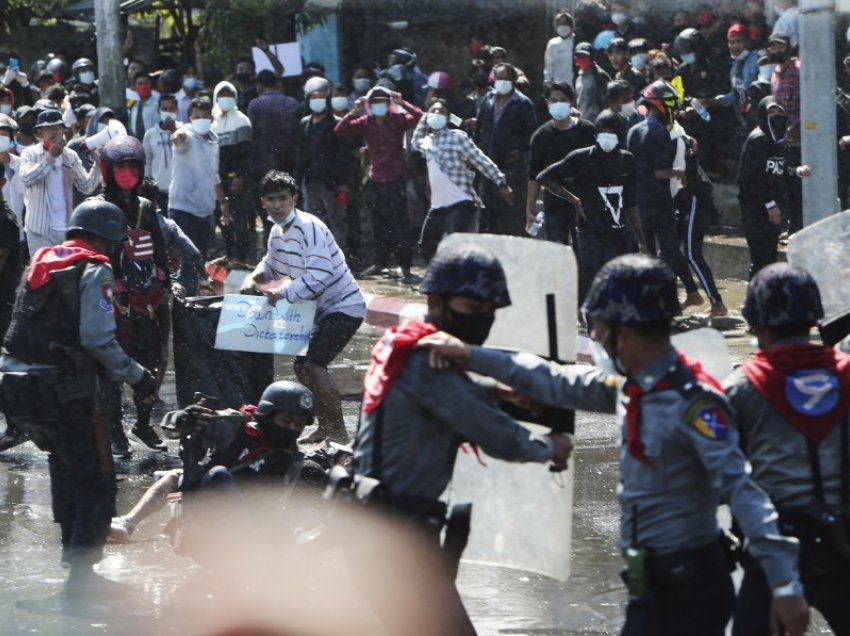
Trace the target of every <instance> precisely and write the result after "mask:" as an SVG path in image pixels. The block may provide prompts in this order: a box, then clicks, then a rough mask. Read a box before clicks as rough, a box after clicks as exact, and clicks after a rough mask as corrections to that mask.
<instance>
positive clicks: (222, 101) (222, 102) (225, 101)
mask: <svg viewBox="0 0 850 636" xmlns="http://www.w3.org/2000/svg"><path fill="white" fill-rule="evenodd" d="M218 107H219V108H220V109H221V110H223V111H224V112H225V113H227V112H230V111H231V110H233V109H234V108H235V107H236V98H235V97H219V98H218Z"/></svg>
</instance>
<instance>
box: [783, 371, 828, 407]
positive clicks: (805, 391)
mask: <svg viewBox="0 0 850 636" xmlns="http://www.w3.org/2000/svg"><path fill="white" fill-rule="evenodd" d="M838 388H839V384H838V378H837V377H836V376H835V374H834V373H833V372H831V371H828V370H826V369H806V370H804V371H797V372H796V373H794V374H793V375H790V376H788V378H786V380H785V399H787V400H788V404H790V405H791V407H792V408H793V409H794V410H795V411H797V412H798V413H802V414H803V415H813V416H815V417H818V416H820V415H824V414H826V413H829V412H830V411H831V410H832V409H834V408H835V405H836V404H838V397H839V396H838Z"/></svg>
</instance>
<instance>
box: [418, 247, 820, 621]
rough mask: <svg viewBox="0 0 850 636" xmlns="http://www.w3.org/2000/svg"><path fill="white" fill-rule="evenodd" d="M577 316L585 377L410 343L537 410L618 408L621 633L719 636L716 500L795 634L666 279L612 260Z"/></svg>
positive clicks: (795, 611) (785, 554) (722, 569)
mask: <svg viewBox="0 0 850 636" xmlns="http://www.w3.org/2000/svg"><path fill="white" fill-rule="evenodd" d="M583 309H584V311H585V313H586V314H587V315H588V316H589V317H590V318H592V320H593V329H592V331H591V337H592V338H593V340H594V343H593V347H594V359H595V360H596V361H597V366H598V367H600V368H597V369H583V368H581V367H575V366H563V367H562V366H558V365H556V364H553V363H548V362H545V361H543V360H541V359H540V358H537V357H535V356H531V355H528V354H507V353H502V352H497V351H490V350H486V349H482V348H480V347H470V346H468V345H466V344H463V343H459V342H457V340H455V339H452V338H449V337H447V336H444V335H439V336H435V337H434V338H432V339H430V340H429V341H423V343H422V344H423V345H426V344H430V345H433V346H435V348H436V350H437V353H439V354H442V356H445V357H447V359H449V360H451V361H453V362H456V363H460V364H468V368H469V369H470V370H471V371H474V372H476V373H481V374H483V375H487V376H490V377H492V378H494V379H496V380H498V381H500V382H504V383H505V384H507V385H509V386H511V387H513V388H514V389H516V390H517V391H520V392H521V393H522V394H524V395H527V396H529V397H532V398H534V399H538V400H540V401H542V402H543V403H545V404H550V405H553V406H554V405H557V406H565V407H569V408H575V409H581V410H587V411H597V412H604V413H617V416H618V418H619V419H620V422H621V428H622V438H623V442H622V445H621V448H620V473H621V485H620V492H619V499H620V505H621V508H622V521H621V531H620V547H621V549H622V550H623V552H624V555H625V556H626V560H627V570H626V572H625V573H624V578H625V580H626V581H627V585H628V587H629V597H630V600H629V604H628V607H627V609H626V624H625V627H624V629H623V634H624V635H627V636H633V635H644V634H646V635H650V634H651V635H652V636H659V635H666V634H669V635H671V636H672V635H681V634H688V635H689V636H690V635H702V634H704V635H706V636H708V635H721V634H723V633H724V630H725V626H726V623H727V621H728V620H729V617H730V616H731V614H732V605H733V599H734V591H733V586H732V580H731V577H730V575H729V569H728V566H727V562H726V559H725V558H724V552H723V549H722V547H721V543H720V541H719V536H720V535H719V530H718V525H717V519H716V514H717V504H718V499H719V498H720V497H722V498H723V499H724V500H725V501H727V502H728V503H729V506H730V507H731V509H732V512H733V514H734V515H735V517H736V518H737V520H738V522H739V523H740V525H741V527H742V528H743V529H744V531H745V532H746V534H747V537H748V539H749V546H750V552H751V553H752V554H753V555H754V556H755V557H756V558H757V559H758V560H759V561H760V563H761V565H762V567H763V568H764V570H765V572H766V574H767V577H768V579H769V582H770V586H771V587H772V588H774V600H773V606H772V609H771V613H772V620H773V621H774V624H775V626H776V627H777V628H780V627H781V628H782V629H783V630H784V631H781V632H778V633H783V634H784V633H790V634H802V633H803V632H804V631H805V628H806V625H807V622H808V608H807V607H806V603H805V601H804V600H803V598H802V596H801V595H800V587H799V585H800V584H799V578H798V575H797V563H796V559H797V543H796V541H794V540H789V539H786V538H783V537H781V536H780V535H779V532H778V529H777V526H776V522H775V521H774V520H773V515H772V512H773V508H772V505H771V503H770V501H769V499H768V498H767V496H766V495H765V494H764V492H763V491H762V490H760V489H759V488H758V487H757V486H756V485H755V484H754V483H753V481H752V480H751V478H750V477H749V475H748V472H747V465H746V460H745V458H744V455H743V453H742V452H741V450H740V448H739V447H738V435H737V432H736V431H735V429H734V428H733V427H732V420H731V417H730V415H729V410H728V403H727V402H726V400H725V398H724V397H723V394H722V392H721V391H720V387H719V385H718V384H717V383H716V382H715V381H714V380H713V379H712V378H711V377H710V376H708V375H706V374H705V373H704V372H703V371H702V369H701V368H700V366H699V364H698V363H695V362H693V361H691V360H688V359H687V358H685V357H684V356H683V355H682V354H680V353H679V352H678V351H677V350H676V349H675V348H673V347H672V346H671V344H670V323H671V319H672V318H673V316H674V315H676V314H677V313H678V312H679V310H680V307H679V302H678V300H677V298H676V278H675V276H674V274H673V272H672V271H671V270H670V269H669V268H668V267H666V266H665V265H664V264H663V263H661V262H660V261H658V260H656V259H654V258H652V257H649V256H644V255H638V254H628V255H625V256H620V257H618V258H615V259H614V260H612V261H611V262H609V263H608V264H606V265H605V266H604V267H603V268H602V269H601V270H600V271H599V274H598V275H597V276H596V279H595V280H594V282H593V285H592V286H591V289H590V293H589V294H588V297H587V299H586V300H585V301H584V305H583ZM443 362H445V360H443ZM615 374H621V375H623V376H624V378H617V377H616V375H615Z"/></svg>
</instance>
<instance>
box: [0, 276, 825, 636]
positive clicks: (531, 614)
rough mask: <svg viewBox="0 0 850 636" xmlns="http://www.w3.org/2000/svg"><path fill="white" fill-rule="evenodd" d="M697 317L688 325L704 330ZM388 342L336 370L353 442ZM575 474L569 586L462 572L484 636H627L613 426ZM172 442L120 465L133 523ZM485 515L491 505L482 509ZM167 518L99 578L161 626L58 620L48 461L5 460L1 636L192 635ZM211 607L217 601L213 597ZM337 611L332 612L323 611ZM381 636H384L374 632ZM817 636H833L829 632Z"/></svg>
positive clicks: (735, 290)
mask: <svg viewBox="0 0 850 636" xmlns="http://www.w3.org/2000/svg"><path fill="white" fill-rule="evenodd" d="M364 288H365V290H367V291H370V292H373V293H382V294H385V295H394V296H397V297H405V296H406V297H407V298H409V299H410V300H419V299H421V297H419V296H416V295H414V294H413V292H411V291H410V290H409V289H408V288H405V287H404V286H402V285H400V284H399V283H396V282H394V281H391V280H389V281H386V280H374V281H367V282H366V283H365V284H364ZM743 290H744V285H743V283H740V282H737V281H722V282H721V291H722V293H723V295H724V299H725V300H726V304H727V305H728V306H729V307H730V309H732V308H736V307H740V305H741V302H742V299H743ZM698 314H699V312H698V311H696V312H693V311H692V312H690V313H689V318H688V323H689V324H692V325H700V324H702V323H703V322H705V321H704V320H702V319H700V318H699V316H698ZM717 326H719V327H722V328H724V329H726V331H725V335H726V341H727V344H728V345H729V346H730V350H731V354H732V357H733V359H736V360H741V359H743V357H744V356H746V355H747V353H748V352H749V351H750V336H749V335H747V334H746V332H745V331H744V330H743V328H742V324H741V322H740V320H739V319H736V318H735V317H732V318H729V319H724V320H722V321H717ZM380 333H381V331H380V330H378V329H376V328H373V327H368V326H364V327H363V328H362V329H361V330H360V332H359V333H358V334H357V335H356V337H355V339H354V340H353V341H352V343H351V344H350V345H349V347H347V348H346V350H345V351H344V352H343V353H342V354H341V356H340V357H339V358H338V359H337V360H336V361H335V363H334V364H333V366H332V368H331V371H332V373H333V374H334V376H335V377H336V379H337V381H338V382H339V384H340V386H341V389H342V391H343V394H344V395H345V396H346V400H345V402H344V410H345V416H346V424H347V426H348V428H349V429H350V430H351V431H352V432H353V429H354V426H355V424H356V417H357V407H358V404H357V395H358V393H359V387H360V386H361V382H362V374H363V372H364V371H365V369H366V365H367V363H368V353H369V350H370V349H371V346H372V344H373V343H374V341H375V339H376V338H377V337H378V336H379V335H380ZM276 376H277V377H279V378H283V377H289V376H291V367H290V365H289V361H288V360H287V359H283V358H281V359H280V360H279V361H278V365H277V373H276ZM173 380H174V378H173V375H172V374H169V375H168V376H167V379H166V384H165V385H164V388H163V392H162V398H163V400H164V401H165V402H166V404H168V405H170V406H175V403H176V400H175V394H174V382H173ZM576 430H577V448H576V452H575V456H574V459H573V460H572V464H573V466H574V470H575V507H574V519H573V542H572V550H573V558H572V575H571V578H570V579H569V580H568V581H567V582H566V583H560V582H556V581H553V580H550V579H547V578H544V577H541V576H537V575H533V574H528V573H524V572H519V571H513V570H508V569H502V568H495V567H486V566H480V565H469V564H463V565H462V566H461V571H460V574H459V588H460V590H461V592H462V595H463V597H464V600H465V603H466V605H467V607H468V609H469V612H470V614H471V616H472V618H473V620H474V622H475V625H476V627H477V629H478V631H479V633H480V634H482V635H488V634H494V635H495V634H526V635H529V636H530V635H533V634H555V635H567V634H616V633H618V632H619V628H620V627H621V625H622V620H623V618H622V617H623V608H624V604H625V600H626V597H625V592H624V589H623V586H622V584H621V582H620V579H619V576H618V574H617V573H618V571H619V569H620V567H621V558H620V556H619V553H618V550H617V547H616V536H617V527H618V516H619V511H618V506H617V502H616V497H615V489H616V486H617V480H618V473H617V448H618V430H617V427H616V424H615V422H614V420H613V418H612V417H609V416H597V415H590V414H579V415H578V418H577V426H576ZM174 445H175V442H169V447H170V450H169V453H168V454H158V453H157V454H155V453H149V452H146V451H143V450H141V449H140V448H139V447H137V446H134V449H135V452H134V456H133V458H132V459H130V460H127V461H123V462H120V463H119V465H118V469H119V473H120V475H121V476H122V481H121V482H120V484H119V488H118V510H119V512H126V511H128V510H129V508H130V507H131V506H132V505H133V503H135V502H136V501H137V500H138V498H139V497H140V496H141V494H142V493H143V492H144V490H145V489H146V488H147V487H148V486H149V485H150V484H151V483H152V482H153V472H154V471H156V470H162V469H166V468H170V467H176V466H177V465H178V461H177V459H176V452H175V446H174ZM477 505H479V506H486V505H487V504H486V502H479V503H478V504H477ZM167 520H168V511H167V509H166V510H163V511H161V512H159V513H157V514H156V515H155V516H154V517H152V518H151V519H150V520H149V522H147V523H146V524H144V525H142V526H141V527H140V528H139V529H138V530H137V532H136V533H135V534H134V536H133V538H132V540H131V541H130V543H128V544H123V545H108V546H107V548H106V556H105V558H104V560H103V561H102V563H101V564H100V566H99V572H100V573H101V574H104V575H105V576H107V577H108V578H111V579H114V580H117V581H120V582H123V583H127V584H131V585H133V586H134V587H135V588H137V589H139V590H141V592H142V593H143V594H144V596H145V597H146V598H147V599H148V601H149V602H150V607H151V608H152V609H153V610H154V612H155V614H156V618H154V619H151V618H144V617H134V616H129V615H127V616H123V617H122V618H120V619H111V620H109V621H104V620H100V619H97V618H94V619H91V618H90V619H84V618H76V617H72V616H68V615H65V614H63V613H62V612H61V611H60V609H59V603H58V595H59V592H60V590H61V588H62V585H63V582H64V579H65V576H66V571H65V570H64V569H62V567H61V566H60V565H59V563H58V554H59V549H58V546H59V537H58V529H57V527H56V526H55V525H54V524H53V523H52V520H51V512H50V489H49V480H48V476H47V462H46V456H45V455H44V454H43V453H41V452H39V451H38V450H37V449H36V448H35V447H34V446H33V445H32V444H29V443H27V444H25V445H22V446H20V447H18V448H16V449H13V450H11V451H8V452H5V453H0V563H2V564H3V566H2V569H0V591H2V593H0V616H2V617H3V618H2V620H3V623H2V625H0V634H24V633H32V634H48V635H53V634H56V635H59V634H110V635H111V634H127V635H136V634H140V635H141V634H144V635H154V634H184V633H208V632H206V631H203V632H186V631H185V627H184V623H183V622H181V621H180V620H177V619H176V618H175V612H179V611H180V605H179V604H178V602H177V601H175V600H174V599H179V598H180V594H181V593H182V592H183V591H184V590H185V589H187V588H190V587H194V586H197V585H198V584H199V582H202V581H206V580H207V579H208V578H209V577H208V574H207V573H206V572H205V571H204V570H202V569H201V568H200V567H199V566H198V565H196V564H195V562H194V561H192V560H191V559H188V558H186V557H182V556H178V555H176V554H175V553H174V551H173V550H172V548H171V546H170V545H169V543H168V541H167V540H166V538H165V537H164V536H163V535H162V530H163V527H164V524H165V522H166V521H167ZM209 599H210V602H211V603H213V602H214V600H212V599H213V597H212V596H211V595H210V596H209ZM328 609H331V610H332V611H339V610H340V609H341V608H339V607H332V608H327V607H324V610H325V611H327V610H328ZM376 633H379V632H376ZM809 633H813V634H821V633H823V634H827V633H829V631H828V630H827V629H826V628H825V627H824V626H823V623H822V621H819V620H818V621H816V624H815V625H814V626H813V628H812V629H810V631H809Z"/></svg>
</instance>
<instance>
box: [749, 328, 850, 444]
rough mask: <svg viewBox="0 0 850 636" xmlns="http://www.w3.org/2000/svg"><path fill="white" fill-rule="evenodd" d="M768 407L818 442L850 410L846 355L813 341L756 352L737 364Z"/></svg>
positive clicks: (849, 357)
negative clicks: (741, 364)
mask: <svg viewBox="0 0 850 636" xmlns="http://www.w3.org/2000/svg"><path fill="white" fill-rule="evenodd" d="M741 369H742V371H743V372H744V375H746V376H747V379H748V380H749V381H750V382H751V383H752V385H753V386H754V387H755V389H756V391H758V392H759V393H760V394H761V395H762V397H764V399H766V400H767V401H768V402H770V404H771V406H773V408H775V409H776V410H777V411H779V413H780V414H781V415H782V416H783V417H784V418H785V419H787V420H788V421H789V422H791V424H793V425H794V428H796V429H797V430H798V431H800V432H801V433H802V434H803V435H805V436H806V437H807V438H808V439H810V440H811V441H812V442H814V444H815V445H819V444H820V443H821V442H822V441H823V440H825V439H826V438H827V437H828V436H829V434H830V433H831V432H832V429H834V428H835V427H836V426H837V425H838V424H839V422H840V421H841V419H842V418H843V417H844V416H845V415H846V413H847V411H848V409H850V355H848V354H845V353H842V352H839V351H836V350H835V349H832V348H830V347H824V346H822V345H813V344H781V345H775V346H773V347H769V348H768V349H765V350H763V351H759V352H758V353H756V354H755V355H753V356H752V357H750V358H749V359H748V360H747V361H746V362H745V363H744V365H743V366H742V367H741Z"/></svg>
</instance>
